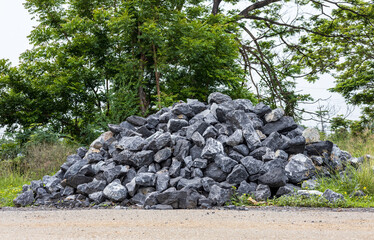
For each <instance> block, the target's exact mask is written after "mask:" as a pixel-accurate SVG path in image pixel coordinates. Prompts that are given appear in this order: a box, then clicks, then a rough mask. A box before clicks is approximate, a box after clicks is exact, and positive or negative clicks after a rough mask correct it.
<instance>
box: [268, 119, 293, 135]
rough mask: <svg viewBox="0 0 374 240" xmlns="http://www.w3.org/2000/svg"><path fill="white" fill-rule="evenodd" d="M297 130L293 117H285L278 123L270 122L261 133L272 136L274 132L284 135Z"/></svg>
mask: <svg viewBox="0 0 374 240" xmlns="http://www.w3.org/2000/svg"><path fill="white" fill-rule="evenodd" d="M295 128H297V124H296V123H295V121H294V120H293V118H292V117H288V116H283V117H282V118H281V119H279V120H278V121H276V122H270V123H267V124H265V126H263V127H262V129H261V131H262V132H263V133H264V134H265V135H270V134H271V133H272V132H279V133H284V132H288V131H291V130H293V129H295Z"/></svg>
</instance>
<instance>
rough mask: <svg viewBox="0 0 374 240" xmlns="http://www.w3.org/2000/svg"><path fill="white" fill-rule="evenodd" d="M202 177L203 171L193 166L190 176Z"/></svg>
mask: <svg viewBox="0 0 374 240" xmlns="http://www.w3.org/2000/svg"><path fill="white" fill-rule="evenodd" d="M196 177H198V178H202V177H204V173H203V171H202V170H201V169H200V168H193V170H192V173H191V178H196Z"/></svg>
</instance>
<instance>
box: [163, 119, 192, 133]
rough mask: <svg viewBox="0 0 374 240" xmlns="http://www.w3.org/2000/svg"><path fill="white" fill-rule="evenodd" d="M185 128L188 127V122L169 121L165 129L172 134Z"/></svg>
mask: <svg viewBox="0 0 374 240" xmlns="http://www.w3.org/2000/svg"><path fill="white" fill-rule="evenodd" d="M186 126H188V122H187V121H186V120H184V119H170V120H169V122H168V125H167V128H168V131H169V132H171V133H174V132H177V131H178V130H180V129H181V128H182V127H186Z"/></svg>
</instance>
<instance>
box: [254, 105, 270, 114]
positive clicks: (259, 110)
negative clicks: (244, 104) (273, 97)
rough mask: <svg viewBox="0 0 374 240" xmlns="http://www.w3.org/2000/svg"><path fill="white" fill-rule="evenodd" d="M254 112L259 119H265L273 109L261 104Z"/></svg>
mask: <svg viewBox="0 0 374 240" xmlns="http://www.w3.org/2000/svg"><path fill="white" fill-rule="evenodd" d="M253 112H254V113H256V114H257V115H258V116H259V117H263V116H264V115H265V114H267V113H269V112H271V108H270V107H269V106H267V105H265V104H264V103H262V102H261V103H258V104H257V105H256V106H255V108H254V109H253Z"/></svg>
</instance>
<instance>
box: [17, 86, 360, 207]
mask: <svg viewBox="0 0 374 240" xmlns="http://www.w3.org/2000/svg"><path fill="white" fill-rule="evenodd" d="M108 127H109V130H110V131H108V132H105V133H103V134H102V135H101V136H100V137H99V138H98V139H96V140H95V141H94V142H93V143H92V144H91V146H90V148H89V149H88V150H87V149H85V148H79V149H78V150H77V154H74V155H70V156H68V157H67V160H66V162H65V163H64V164H63V165H62V166H61V169H60V170H59V171H58V172H57V173H56V174H55V175H54V176H44V177H43V179H42V180H36V181H32V182H31V184H30V185H25V186H24V188H23V193H22V194H20V195H19V196H18V197H17V198H16V199H15V200H14V203H15V204H16V205H17V206H25V205H29V204H34V205H51V204H52V205H59V204H60V205H61V204H65V205H69V206H73V207H79V206H90V205H92V204H100V203H103V202H114V203H116V204H121V205H140V206H144V207H153V208H162V209H167V208H196V207H206V208H208V207H211V206H221V205H223V204H225V203H226V202H228V201H229V200H230V196H231V195H232V193H233V186H235V187H236V188H237V191H238V193H239V194H244V193H246V194H253V196H254V197H255V199H257V200H266V199H267V198H271V197H274V196H281V195H284V194H289V193H290V192H292V191H294V189H298V185H300V184H301V183H302V182H304V181H305V180H308V179H311V178H313V176H314V175H315V174H316V172H317V171H319V172H320V173H322V174H327V175H328V174H329V171H330V170H336V169H343V168H344V165H345V164H346V163H348V162H355V161H357V159H356V160H355V159H352V157H351V155H350V154H349V153H347V152H345V151H341V150H340V149H339V148H338V147H337V146H336V145H334V144H333V143H332V142H329V141H320V140H319V135H318V132H317V133H316V132H315V130H313V129H307V130H305V131H304V129H303V128H302V127H300V126H298V125H297V124H296V123H295V122H294V120H293V118H292V117H289V116H284V111H283V109H281V108H277V109H274V110H272V109H271V108H270V107H269V106H266V105H265V104H263V103H259V104H257V105H256V106H254V105H253V104H252V103H251V102H250V101H249V100H246V99H236V100H232V99H231V98H230V97H229V96H227V95H224V94H221V93H217V92H216V93H212V94H210V96H209V97H208V103H207V104H205V103H202V102H199V101H197V100H191V99H189V100H187V103H185V102H178V103H176V104H174V105H173V106H172V107H170V108H163V109H161V110H160V111H158V112H157V113H155V114H153V115H150V116H149V117H147V118H143V117H139V116H131V117H129V118H127V120H126V121H125V122H122V123H121V124H119V125H113V124H109V126H108Z"/></svg>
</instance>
